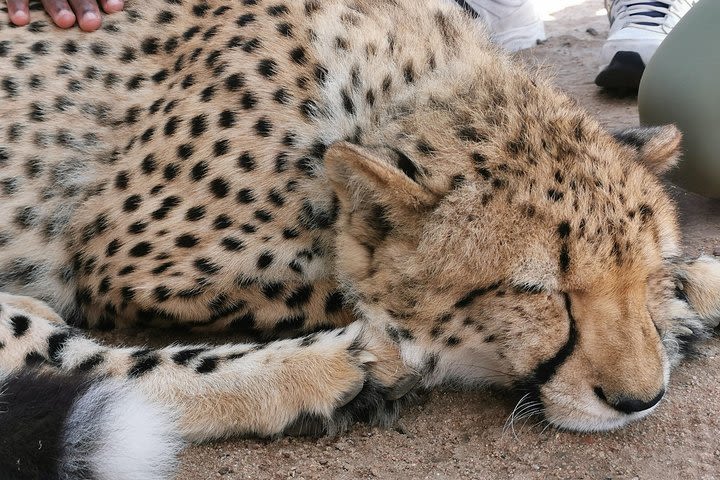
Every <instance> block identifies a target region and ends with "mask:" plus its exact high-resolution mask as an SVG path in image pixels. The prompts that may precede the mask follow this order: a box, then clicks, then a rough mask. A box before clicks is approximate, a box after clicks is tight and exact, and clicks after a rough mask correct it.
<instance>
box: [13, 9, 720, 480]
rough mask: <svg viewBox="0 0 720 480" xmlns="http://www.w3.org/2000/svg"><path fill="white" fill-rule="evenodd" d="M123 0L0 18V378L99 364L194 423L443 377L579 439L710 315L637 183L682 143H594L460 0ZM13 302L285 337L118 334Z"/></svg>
mask: <svg viewBox="0 0 720 480" xmlns="http://www.w3.org/2000/svg"><path fill="white" fill-rule="evenodd" d="M128 3H129V5H128V8H127V10H126V11H125V12H124V13H122V14H119V15H115V16H112V17H109V18H108V19H107V21H106V23H105V26H104V27H103V29H102V30H101V31H99V32H97V33H96V34H94V35H93V36H91V37H90V36H88V37H86V36H85V35H84V34H82V33H80V32H73V31H67V32H61V31H59V30H56V29H54V28H52V27H50V26H49V24H48V23H47V21H46V20H44V19H40V17H39V15H35V16H34V17H33V20H34V21H33V22H32V23H31V24H30V25H29V27H27V28H26V29H11V28H9V27H8V26H7V25H6V24H1V25H0V82H1V83H0V186H1V190H0V196H1V197H2V203H0V289H2V291H4V292H7V294H4V295H3V296H2V297H0V301H2V302H3V305H4V306H5V308H4V310H3V311H0V316H1V317H2V320H3V322H4V325H5V329H6V330H5V331H4V333H2V332H0V333H2V335H4V336H0V341H2V344H0V345H4V346H6V348H5V349H4V350H0V355H5V356H4V357H2V360H1V361H0V370H5V371H7V372H16V371H22V370H23V369H25V368H26V364H27V363H28V362H29V361H30V360H33V362H35V363H36V362H37V361H39V362H40V363H41V364H42V368H44V369H45V370H52V372H54V373H52V375H57V374H58V373H57V371H59V372H61V373H62V375H69V374H72V375H76V374H77V373H78V371H82V373H83V374H87V373H91V374H92V373H95V374H97V375H98V376H101V377H102V376H111V377H115V378H118V379H120V381H122V382H126V383H125V384H123V385H124V388H126V389H127V390H130V391H138V392H141V393H142V395H144V396H146V397H147V398H148V399H149V401H150V402H151V403H153V404H157V405H161V406H163V407H166V408H168V409H169V411H171V412H174V414H176V415H177V416H178V417H179V419H176V420H173V421H176V423H177V425H178V427H177V428H178V430H179V431H180V432H181V433H182V434H183V435H184V436H185V437H186V438H189V439H193V440H207V439H210V438H217V437H222V436H226V435H231V434H237V433H254V434H259V435H277V434H280V433H283V432H287V431H288V430H291V429H292V428H293V425H299V424H304V423H307V421H308V419H314V420H315V421H317V422H319V425H320V426H319V427H318V431H320V432H330V431H335V430H336V429H337V428H342V427H343V426H344V425H346V424H347V422H349V421H352V420H356V419H369V420H373V421H381V422H382V421H384V422H388V421H390V420H391V419H392V418H394V415H395V414H396V412H397V408H396V407H397V402H398V398H400V397H402V396H403V394H405V393H406V392H407V391H408V390H410V389H412V388H414V387H415V386H416V385H424V386H426V387H430V386H433V385H436V384H438V383H441V382H444V381H447V380H455V381H460V382H462V383H465V384H477V383H487V382H490V383H499V384H502V385H519V386H522V387H523V388H528V389H529V391H530V392H532V393H533V394H534V395H536V396H537V397H538V398H539V399H540V401H541V402H542V403H543V405H544V409H545V413H546V415H547V416H548V418H549V419H550V420H551V421H552V422H553V423H555V424H556V425H559V426H564V427H568V428H575V429H590V430H592V429H605V428H613V427H617V426H621V425H624V424H625V423H627V422H628V421H631V420H633V419H635V418H639V417H641V416H644V415H646V414H647V413H649V411H651V410H652V408H654V405H655V403H656V402H657V399H659V398H660V397H661V396H662V393H660V394H659V395H660V397H658V392H659V391H661V392H662V391H664V388H665V386H666V382H667V374H668V371H669V367H670V366H671V365H673V364H675V363H676V362H677V361H678V360H679V359H680V358H681V356H682V354H683V351H684V347H685V346H687V345H688V344H689V343H691V341H693V340H696V339H699V338H702V337H704V336H706V335H707V333H708V331H709V326H711V325H713V323H714V322H715V321H716V320H717V318H718V317H719V316H720V315H719V312H720V295H719V294H718V290H720V288H719V286H720V269H719V268H718V264H717V262H715V261H712V260H709V259H707V258H703V259H700V260H697V261H685V260H682V259H681V257H680V253H681V252H680V247H679V232H678V228H677V224H676V220H675V212H674V208H673V205H672V203H671V201H670V200H669V198H668V196H667V195H666V194H665V193H664V191H663V188H662V185H661V183H660V181H659V180H658V179H657V178H656V174H657V173H659V172H662V171H664V170H665V169H667V168H669V167H670V166H671V165H672V164H673V162H674V161H675V160H676V157H677V147H678V143H679V136H678V134H677V131H676V130H674V129H673V128H669V127H668V128H660V129H654V130H649V131H647V130H639V129H638V130H632V131H629V132H625V133H623V134H621V135H618V136H617V137H616V138H613V137H612V136H611V135H610V134H608V133H606V132H605V131H604V129H602V128H601V127H600V126H599V125H598V124H597V123H596V122H595V121H593V120H592V119H591V118H589V117H588V116H587V114H585V113H584V112H583V111H581V110H580V109H579V108H578V107H577V106H576V105H575V104H574V102H572V101H571V100H569V99H568V98H567V97H565V96H564V95H562V94H560V93H558V92H557V91H555V90H554V89H553V88H552V87H551V86H549V85H548V83H547V82H546V81H545V80H543V79H539V78H535V77H534V76H532V75H529V74H528V73H527V72H526V71H525V70H524V69H523V68H522V67H519V66H517V65H515V64H514V63H513V62H512V61H511V60H510V59H509V58H508V57H507V56H506V55H504V54H503V53H500V52H499V51H497V50H496V49H495V48H494V47H493V46H491V45H490V44H489V43H488V41H487V39H486V37H485V36H484V34H483V32H482V31H481V29H480V27H478V26H477V24H476V23H475V22H473V21H472V20H471V19H469V18H467V17H466V16H465V15H464V14H463V13H462V12H461V11H460V9H458V8H457V7H455V6H454V5H452V4H451V3H450V2H444V1H440V0H425V1H423V2H415V1H410V0H397V1H387V2H381V1H373V0H333V1H327V2H325V1H323V2H319V1H314V0H293V1H290V0H287V1H279V0H278V1H268V0H244V1H242V2H233V3H232V4H230V3H228V2H220V1H208V2H182V1H164V2H161V1H155V2H146V3H140V2H136V3H130V2H128ZM678 288H680V289H681V290H682V292H683V294H682V295H676V290H677V289H678ZM21 296H28V297H33V298H35V299H37V300H40V301H43V302H45V303H46V304H47V305H49V306H50V307H52V309H54V310H55V311H57V312H58V313H59V315H60V317H62V318H64V319H65V321H67V322H68V323H69V324H71V325H73V326H76V327H88V326H89V327H94V328H100V329H110V328H113V327H115V326H147V325H158V326H181V327H185V328H188V329H191V330H193V331H196V332H202V331H209V330H213V331H218V332H226V331H229V332H235V333H242V334H248V335H252V336H256V337H260V338H262V339H265V340H267V339H268V338H270V337H278V336H288V335H290V336H292V335H293V334H294V335H296V336H297V335H301V336H300V337H299V338H295V339H288V340H278V341H275V342H269V343H254V344H243V345H231V344H228V345H225V346H222V347H210V346H208V345H200V346H194V347H181V346H172V347H168V348H166V349H159V350H147V349H132V348H129V349H115V348H111V347H106V346H102V345H101V344H98V343H97V342H94V341H92V340H90V339H87V338H85V337H84V336H83V335H82V334H80V333H79V332H78V331H77V330H76V329H74V328H72V327H68V326H66V325H64V324H62V322H60V320H59V317H58V316H57V314H55V313H53V312H52V311H51V310H49V309H48V307H47V306H45V305H44V304H43V303H40V302H38V301H37V300H30V299H27V298H24V297H21ZM22 319H25V320H22ZM653 326H654V328H653ZM333 329H334V330H333ZM324 330H328V331H327V332H324ZM578 352H581V353H582V354H581V353H578ZM43 371H44V370H43ZM630 372H632V374H631V373H630ZM91 377H92V375H91ZM52 378H56V377H54V376H53V377H52ZM93 378H95V377H93ZM23 381H29V380H28V379H27V378H23ZM61 383H62V382H61ZM80 383H81V384H82V382H80ZM78 388H80V387H78ZM83 388H85V387H83ZM88 388H89V387H88ZM112 388H117V386H115V385H114V386H112ZM81 390H82V388H80V390H79V391H81ZM82 391H83V392H84V391H85V390H82ZM113 391H114V390H113ZM249 392H252V394H251V393H249ZM96 397H97V398H105V397H102V396H98V395H96ZM656 397H657V398H656ZM93 398H95V397H93ZM628 398H632V401H630V400H627V399H628ZM103 401H105V400H103ZM107 401H109V400H107ZM588 402H589V403H588ZM632 402H635V403H632ZM653 402H655V403H653ZM630 404H632V405H633V407H630V406H628V405H630ZM582 405H590V407H586V406H582ZM608 405H610V406H608ZM637 405H646V406H647V408H639V407H637ZM611 407H612V408H611ZM633 408H634V409H633ZM170 450H172V448H170ZM128 478H133V477H132V476H131V477H128ZM148 478H150V477H148ZM158 478H161V477H158Z"/></svg>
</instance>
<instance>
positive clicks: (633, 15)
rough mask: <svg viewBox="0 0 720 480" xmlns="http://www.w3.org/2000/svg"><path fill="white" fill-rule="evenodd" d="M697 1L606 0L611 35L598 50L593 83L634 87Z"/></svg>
mask: <svg viewBox="0 0 720 480" xmlns="http://www.w3.org/2000/svg"><path fill="white" fill-rule="evenodd" d="M695 3H697V0H661V1H651V0H605V6H606V8H607V11H608V18H609V19H610V34H609V35H608V39H607V41H606V42H605V44H604V45H603V47H602V51H601V53H600V56H601V61H600V65H601V66H600V73H599V74H598V76H597V78H596V79H595V83H596V84H597V85H598V86H600V87H605V88H627V89H637V88H638V86H639V84H640V78H641V77H642V74H643V71H644V70H645V66H646V65H647V64H648V62H649V61H650V58H651V57H652V56H653V54H654V53H655V50H657V48H658V46H660V43H662V41H663V40H664V39H665V37H667V35H668V33H670V31H671V30H672V29H673V27H674V26H675V25H676V24H677V22H678V21H679V20H680V19H681V18H682V17H683V15H685V14H686V13H687V12H688V11H689V10H690V8H691V7H692V6H693V5H694V4H695Z"/></svg>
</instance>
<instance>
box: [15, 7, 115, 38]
mask: <svg viewBox="0 0 720 480" xmlns="http://www.w3.org/2000/svg"><path fill="white" fill-rule="evenodd" d="M28 2H29V0H6V3H7V6H8V13H9V15H10V22H12V23H14V24H15V25H18V26H22V25H27V24H28V23H29V22H30V10H29V9H28ZM68 3H69V4H68ZM98 3H99V4H100V5H101V6H102V9H103V11H104V12H105V13H115V12H119V11H120V10H122V9H123V7H124V6H125V2H124V0H42V4H43V7H45V10H46V11H47V12H48V14H49V15H50V17H52V19H53V22H55V25H57V26H58V27H60V28H70V27H72V26H73V25H75V22H76V21H77V23H78V25H80V29H81V30H84V31H86V32H92V31H93V30H97V29H98V28H100V25H101V24H102V18H101V16H100V8H99V7H98Z"/></svg>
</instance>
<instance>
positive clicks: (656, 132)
mask: <svg viewBox="0 0 720 480" xmlns="http://www.w3.org/2000/svg"><path fill="white" fill-rule="evenodd" d="M613 136H614V137H615V140H617V141H618V142H620V143H622V144H624V145H627V146H629V147H632V148H634V149H635V150H636V151H637V155H638V160H639V161H640V163H642V164H644V165H645V166H646V167H648V168H649V169H650V171H652V172H653V173H655V174H657V175H662V174H663V173H665V172H667V171H668V170H670V169H671V168H672V167H674V166H675V165H677V162H678V160H679V159H680V154H681V151H680V143H681V141H682V134H681V133H680V130H678V129H677V128H676V127H675V126H674V125H664V126H662V127H634V128H627V129H625V130H620V131H619V132H615V133H614V134H613Z"/></svg>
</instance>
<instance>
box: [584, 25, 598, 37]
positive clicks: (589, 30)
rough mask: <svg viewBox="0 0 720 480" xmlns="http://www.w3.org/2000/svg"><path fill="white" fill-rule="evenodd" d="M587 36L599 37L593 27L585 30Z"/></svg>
mask: <svg viewBox="0 0 720 480" xmlns="http://www.w3.org/2000/svg"><path fill="white" fill-rule="evenodd" d="M585 31H586V32H587V33H588V34H589V35H591V36H593V37H597V36H598V35H600V34H599V33H598V31H597V30H595V29H594V28H593V27H589V28H588V29H587V30H585Z"/></svg>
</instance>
